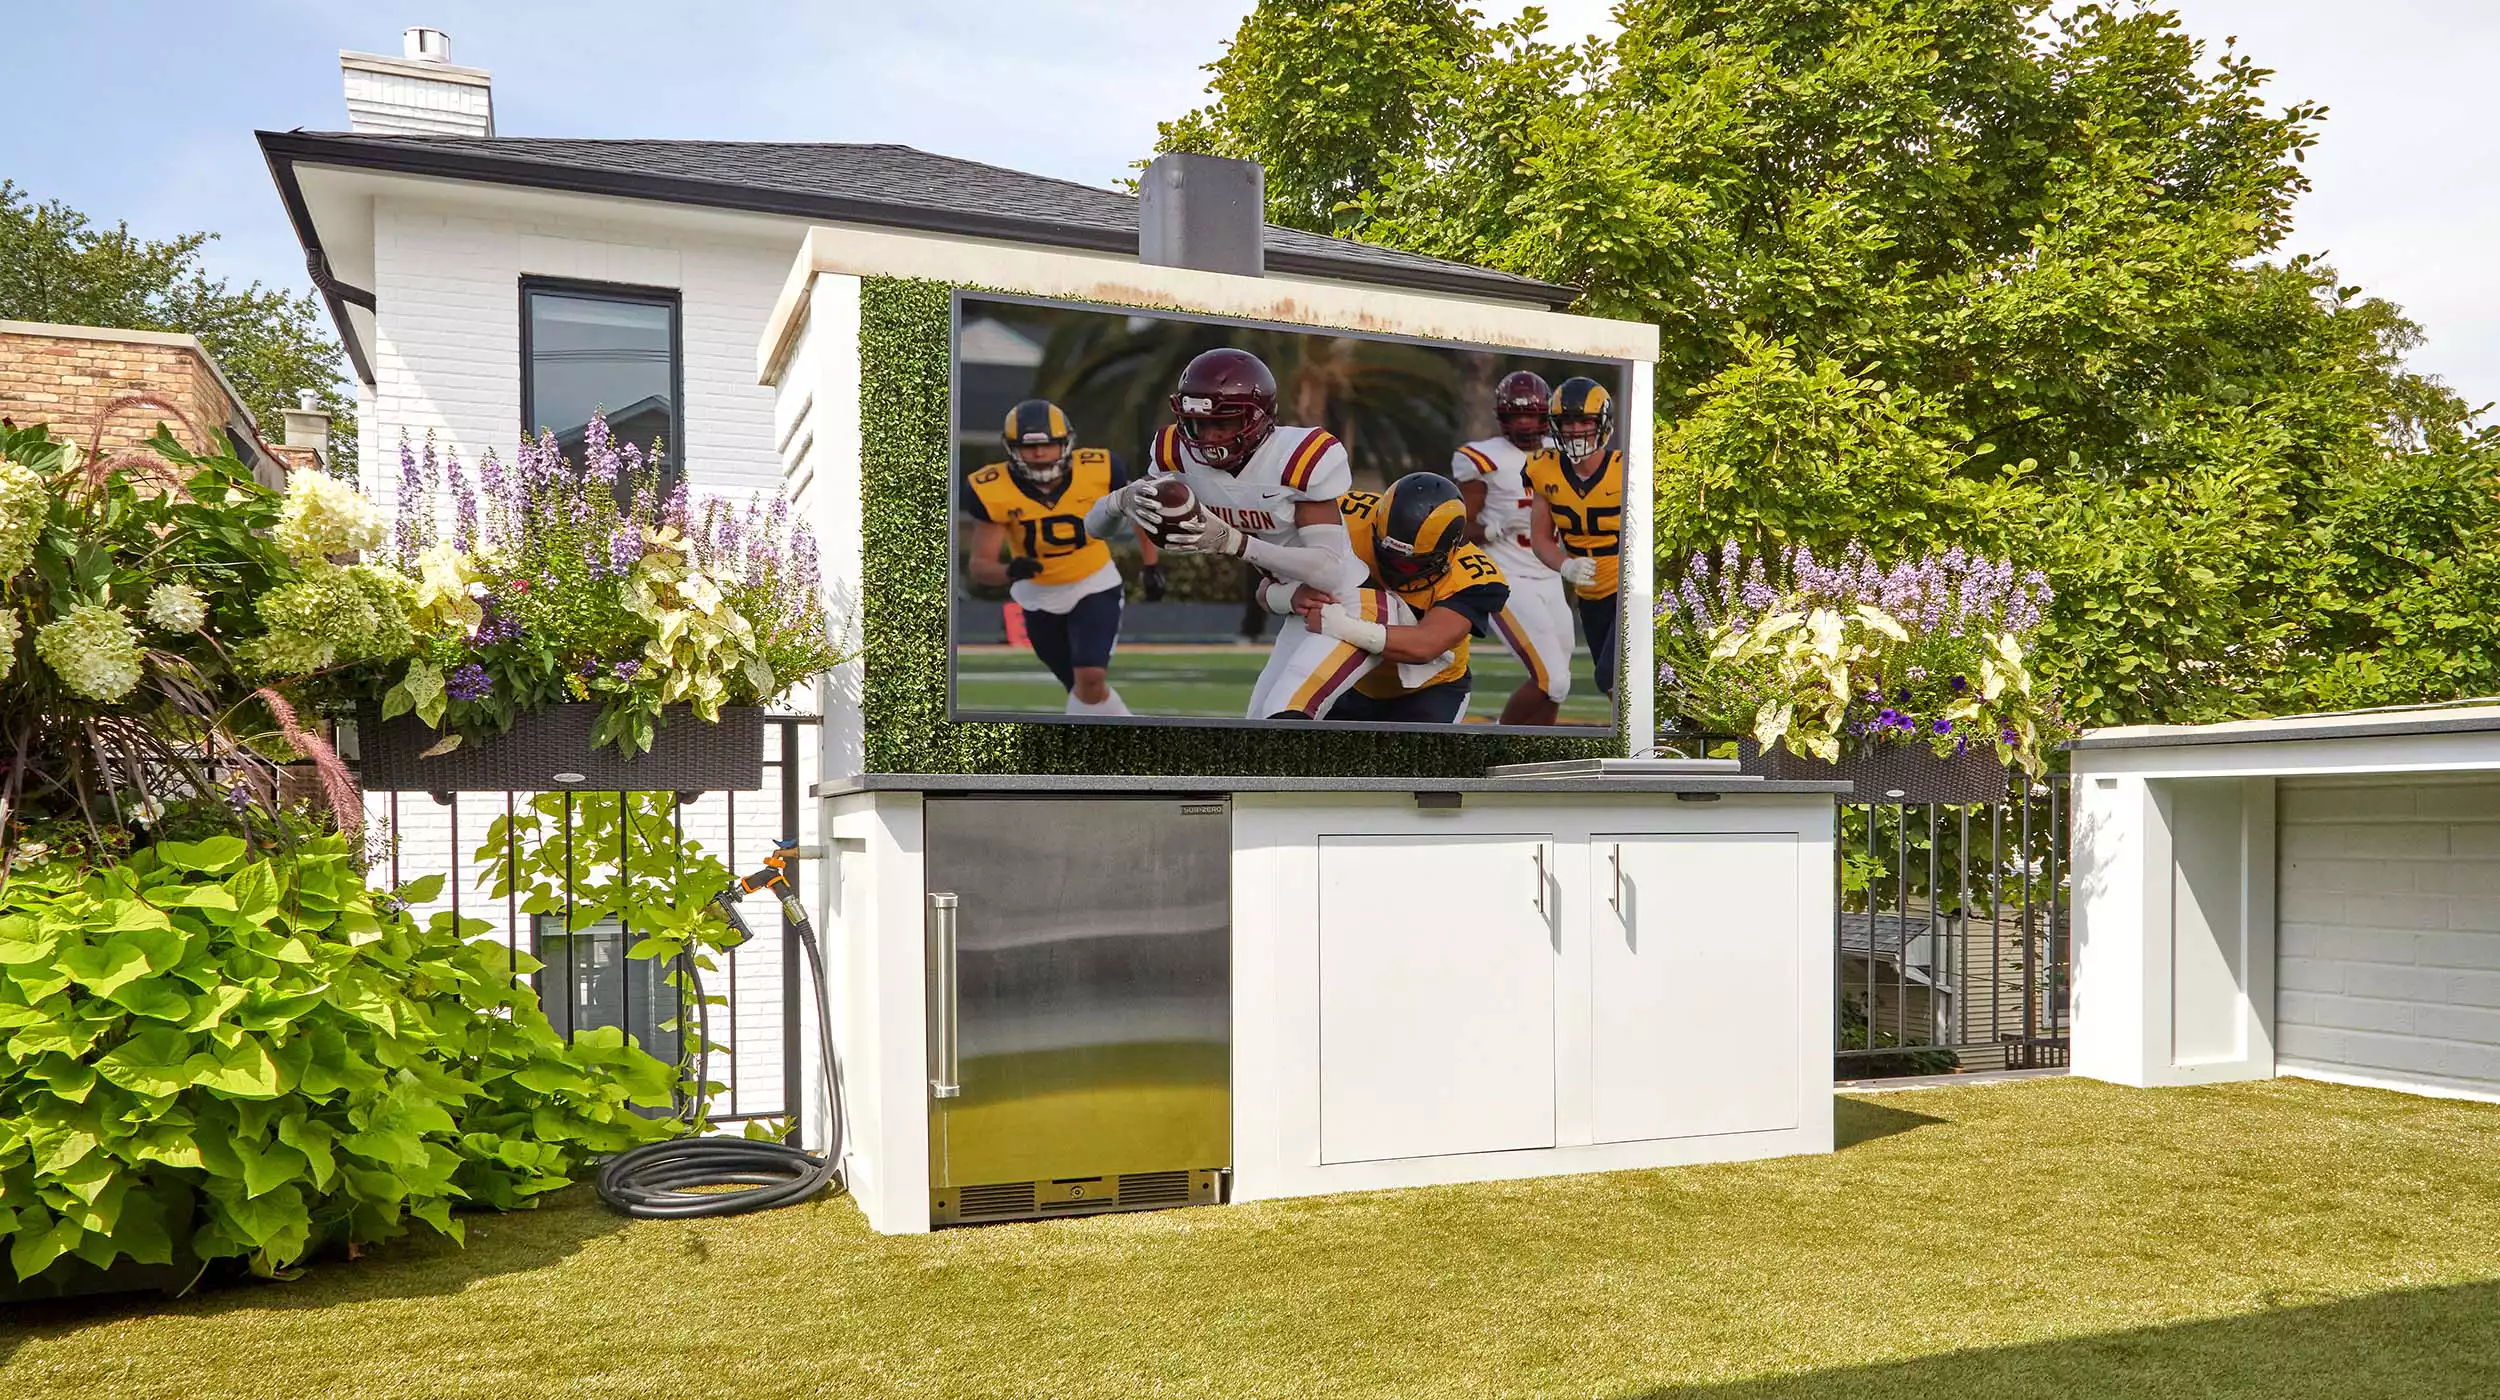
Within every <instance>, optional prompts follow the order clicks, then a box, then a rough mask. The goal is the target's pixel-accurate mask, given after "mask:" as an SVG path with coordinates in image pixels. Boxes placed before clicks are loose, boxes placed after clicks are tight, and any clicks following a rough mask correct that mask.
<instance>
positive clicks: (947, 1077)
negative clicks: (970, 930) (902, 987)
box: [928, 894, 964, 1099]
mask: <svg viewBox="0 0 2500 1400" xmlns="http://www.w3.org/2000/svg"><path fill="white" fill-rule="evenodd" d="M928 937H929V1095H930V1097H932V1098H939V1099H951V1098H957V1097H960V1096H961V1095H962V1093H963V1091H964V1086H963V1085H962V1084H961V1083H959V1082H958V1081H957V1079H956V1072H957V1070H956V1063H955V896H953V895H951V894H932V895H930V896H929V935H928Z"/></svg>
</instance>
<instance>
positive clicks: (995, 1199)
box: [958, 1181, 1033, 1220]
mask: <svg viewBox="0 0 2500 1400" xmlns="http://www.w3.org/2000/svg"><path fill="white" fill-rule="evenodd" d="M958 1210H959V1212H960V1213H961V1215H962V1216H963V1218H964V1219H966V1220H972V1219H976V1218H978V1217H980V1216H985V1215H1031V1214H1032V1213H1033V1183H1032V1182H1029V1181H1010V1182H1005V1183H1002V1184H1000V1185H997V1186H967V1187H965V1188H963V1203H962V1205H961V1206H959V1207H958Z"/></svg>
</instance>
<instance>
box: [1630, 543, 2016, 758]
mask: <svg viewBox="0 0 2500 1400" xmlns="http://www.w3.org/2000/svg"><path fill="white" fill-rule="evenodd" d="M2054 596H2055V595H2054V594H2053V592H2052V591H2051V589H2050V587H2049V583H2048V579H2047V578H2046V576H2044V575H2042V574H2040V573H2039V572H2037V571H2030V572H2019V571H2017V570H2016V568H2015V567H2014V566H2013V565H2012V564H2009V563H2006V562H2005V561H2003V560H1998V559H1988V558H1983V557H1980V556H1978V555H1974V554H1971V553H1969V552H1967V551H1965V550H1962V549H1959V548H1956V549H1949V550H1945V551H1943V552H1941V553H1937V554H1931V555H1927V556H1924V557H1921V558H1916V559H1906V560H1902V561H1899V562H1896V563H1893V564H1889V565H1886V564H1880V563H1878V562H1877V561H1876V560H1875V558H1874V557H1873V556H1872V555H1870V554H1869V553H1868V552H1867V551H1866V550H1865V548H1864V547H1863V546H1856V545H1853V546H1851V547H1850V548H1849V549H1848V550H1847V551H1846V552H1845V553H1843V554H1842V555H1841V556H1840V557H1838V558H1836V559H1824V558H1819V557H1817V556H1816V555H1815V553H1814V552H1813V551H1812V550H1811V549H1808V548H1806V547H1805V546H1803V545H1796V546H1791V547H1790V548H1788V549H1786V550H1784V551H1782V552H1781V553H1779V554H1777V555H1774V556H1769V557H1763V556H1758V555H1756V556H1748V555H1747V554H1745V553H1744V552H1743V551H1741V550H1740V549H1738V548H1737V547H1736V546H1735V545H1732V544H1730V545H1726V546H1723V547H1721V548H1720V549H1719V550H1718V551H1717V552H1715V553H1704V554H1696V555H1694V556H1693V557H1692V558H1691V559H1689V560H1687V561H1685V565H1684V567H1683V569H1682V570H1681V571H1680V574H1679V576H1678V577H1677V578H1676V579H1675V581H1674V582H1673V584H1672V585H1671V586H1667V587H1662V588H1661V589H1660V596H1659V601H1658V604H1657V607H1656V613H1655V621H1656V627H1657V641H1658V660H1659V668H1658V686H1659V696H1660V709H1661V712H1662V713H1666V714H1670V715H1673V716H1675V717H1676V718H1677V720H1678V722H1679V723H1681V724H1682V725H1684V726H1686V727H1689V728H1694V729H1700V730H1703V731H1706V732H1711V733H1739V734H1750V735H1752V736H1753V737H1754V739H1755V741H1756V742H1758V743H1760V744H1761V745H1762V746H1763V747H1764V748H1765V749H1768V748H1770V747H1771V746H1773V745H1774V744H1784V745H1786V746H1787V747H1788V749H1789V750H1790V751H1791V752H1792V753H1796V754H1798V755H1800V756H1804V757H1815V758H1822V759H1825V760H1827V761H1829V760H1836V759H1838V758H1839V757H1840V755H1841V754H1842V753H1844V752H1856V751H1862V750H1865V749H1869V748H1873V747H1876V746H1879V745H1886V744H1924V745H1925V746H1926V747H1927V748H1928V749H1929V750H1930V751H1932V752H1934V753H1935V754H1936V755H1937V756H1939V757H1954V756H1957V755H1960V754H1964V753H1968V752H1970V751H1971V750H1972V749H1973V748H1989V749H1993V750H1994V751H1995V752H1996V754H1997V756H1998V757H2000V758H2002V759H2004V760H2006V761H2007V762H2009V763H2018V764H2021V765H2022V766H2023V767H2024V768H2025V769H2027V770H2029V771H2031V772H2034V773H2037V772H2039V771H2040V770H2041V768H2042V766H2043V764H2044V761H2045V759H2044V754H2045V750H2046V747H2047V746H2048V745H2049V744H2051V743H2053V742H2054V741H2055V738H2056V737H2057V736H2058V735H2059V734H2060V733H2061V732H2062V729H2063V725H2062V721H2061V719H2060V716H2059V713H2058V708H2057V699H2056V696H2055V695H2054V694H2052V693H2051V692H2050V691H2049V690H2048V689H2047V688H2046V687H2045V686H2039V685H2035V684H2034V682H2033V680H2032V677H2031V674H2030V669H2029V667H2028V666H2027V665H2026V662H2025V656H2026V650H2027V648H2028V646H2029V643H2030V641H2031V639H2032V638H2033V636H2034V635H2035V634H2036V633H2037V632H2038V630H2039V628H2040V623H2041V619H2042V616H2043V614H2044V612H2045V610H2046V609H2047V607H2048V606H2049V604H2050V603H2051V602H2052V601H2053V599H2054Z"/></svg>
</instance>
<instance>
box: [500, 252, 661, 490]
mask: <svg viewBox="0 0 2500 1400" xmlns="http://www.w3.org/2000/svg"><path fill="white" fill-rule="evenodd" d="M538 292H547V293H551V294H553V295H556V296H568V297H581V298H585V299H591V300H600V301H622V302H634V303H638V304H640V305H644V306H665V307H667V308H668V408H669V420H670V421H669V426H670V429H671V431H670V433H669V435H668V452H667V454H666V460H664V461H663V462H661V464H660V490H661V492H662V493H663V494H665V493H666V492H667V491H668V490H669V489H670V488H671V487H673V486H675V485H676V484H677V483H678V482H680V481H683V480H685V479H686V298H685V294H684V292H683V291H681V290H680V289H678V288H676V287H649V286H641V285H637V284H635V283H632V282H594V281H588V280H585V279H583V278H578V277H539V276H535V275H526V274H525V275H524V276H523V277H522V278H521V291H520V300H519V308H520V317H521V436H522V437H523V438H525V439H526V438H534V437H536V436H537V435H538V429H539V426H540V425H539V423H538V421H537V414H536V412H535V409H536V407H537V406H536V404H534V403H533V402H532V399H533V397H534V395H533V394H532V392H531V390H532V387H533V386H532V373H531V367H530V360H531V355H530V297H531V296H532V295H533V294H535V293H538ZM609 406H610V407H612V408H613V407H616V405H609Z"/></svg>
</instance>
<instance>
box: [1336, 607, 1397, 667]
mask: <svg viewBox="0 0 2500 1400" xmlns="http://www.w3.org/2000/svg"><path fill="white" fill-rule="evenodd" d="M1319 630H1320V632H1321V633H1322V634H1323V635H1325V636H1330V637H1334V638H1336V639H1337V640H1338V641H1341V642H1345V643H1347V644H1348V645H1351V646H1356V647H1360V648H1361V649H1363V650H1364V651H1368V652H1370V653H1372V654H1373V655H1374V656H1377V655H1379V654H1380V653H1381V652H1384V651H1387V650H1388V649H1389V629H1388V628H1387V627H1386V626H1384V625H1383V624H1381V623H1377V622H1366V621H1364V620H1363V619H1362V618H1359V617H1356V616H1355V615H1354V614H1353V612H1352V611H1350V610H1348V609H1347V607H1346V605H1345V604H1343V603H1330V604H1329V605H1328V606H1327V607H1325V608H1322V609H1320V612H1319Z"/></svg>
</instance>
